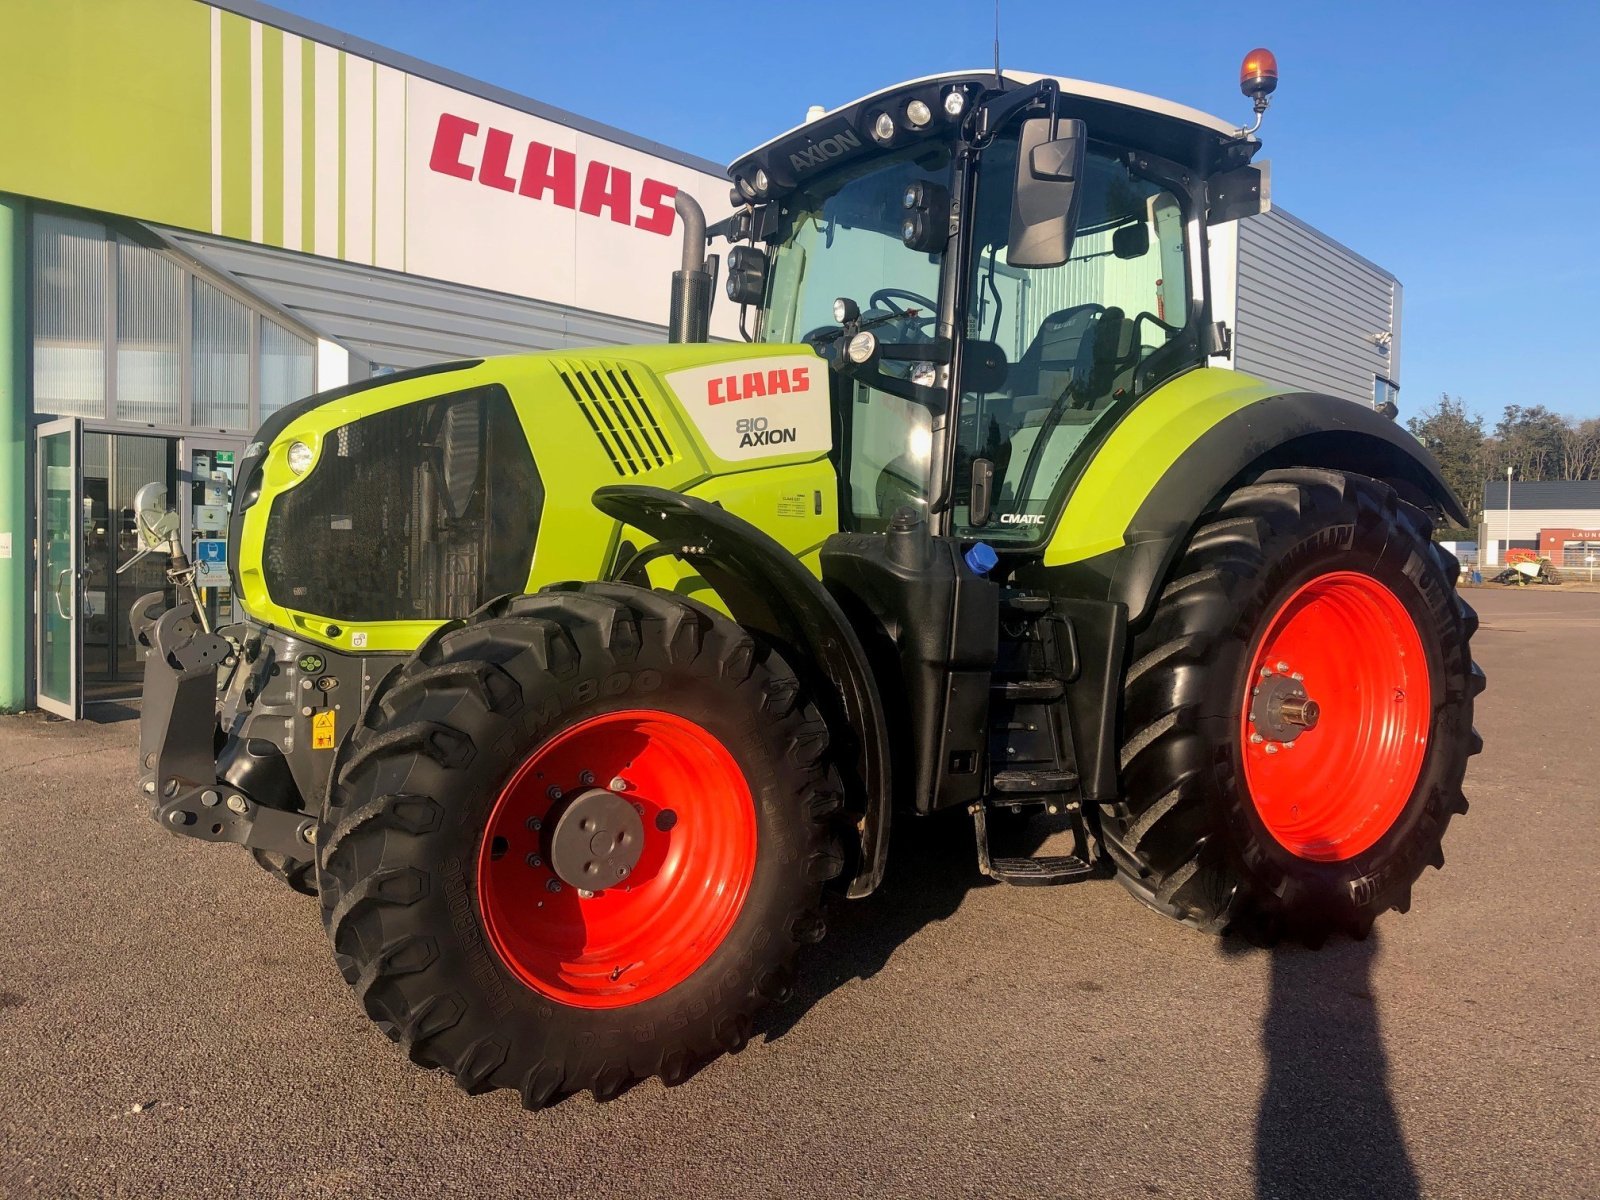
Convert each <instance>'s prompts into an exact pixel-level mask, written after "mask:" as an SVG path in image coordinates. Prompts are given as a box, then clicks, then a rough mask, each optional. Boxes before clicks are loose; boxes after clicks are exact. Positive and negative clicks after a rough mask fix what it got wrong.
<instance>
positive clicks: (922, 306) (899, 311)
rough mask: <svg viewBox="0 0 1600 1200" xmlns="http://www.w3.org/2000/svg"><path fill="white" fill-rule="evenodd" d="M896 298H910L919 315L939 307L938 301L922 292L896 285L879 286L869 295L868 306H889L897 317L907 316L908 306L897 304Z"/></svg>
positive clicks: (929, 312)
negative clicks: (935, 301)
mask: <svg viewBox="0 0 1600 1200" xmlns="http://www.w3.org/2000/svg"><path fill="white" fill-rule="evenodd" d="M896 298H898V299H901V300H910V301H911V302H912V304H911V307H915V308H916V309H917V310H918V313H917V315H918V316H922V315H924V314H931V313H933V312H934V311H935V310H936V309H937V308H938V307H939V306H938V305H937V304H936V303H934V302H933V301H932V300H929V299H928V298H927V297H926V296H924V295H922V294H921V293H920V292H912V291H908V290H907V289H905V288H896V287H886V288H879V289H878V290H877V291H875V292H873V293H872V295H870V296H868V297H867V307H868V308H869V309H872V308H878V307H879V306H880V305H881V306H882V307H884V308H887V309H888V310H889V311H890V312H892V313H894V314H895V316H897V317H903V316H906V315H907V310H906V308H905V307H902V306H901V305H898V304H896V303H895V299H896Z"/></svg>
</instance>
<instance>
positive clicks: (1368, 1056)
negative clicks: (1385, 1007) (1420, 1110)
mask: <svg viewBox="0 0 1600 1200" xmlns="http://www.w3.org/2000/svg"><path fill="white" fill-rule="evenodd" d="M1222 953H1224V954H1226V955H1244V954H1259V953H1266V954H1269V955H1270V956H1271V983H1270V989H1269V994H1268V1002H1267V1012H1266V1016H1265V1018H1264V1019H1263V1022H1262V1030H1261V1046H1262V1050H1263V1052H1264V1055H1265V1058H1266V1080H1265V1082H1264V1084H1263V1086H1262V1089H1261V1099H1260V1102H1259V1105H1258V1107H1257V1112H1256V1131H1255V1134H1256V1136H1255V1168H1256V1195H1257V1197H1258V1198H1259V1200H1292V1198H1294V1197H1300V1196H1323V1195H1326V1196H1360V1197H1363V1198H1364V1200H1415V1198H1416V1197H1420V1196H1421V1195H1422V1188H1421V1184H1420V1183H1419V1181H1418V1179H1417V1173H1416V1168H1415V1167H1414V1165H1413V1164H1412V1162H1411V1155H1410V1153H1409V1152H1408V1151H1407V1149H1406V1142H1405V1134H1404V1132H1403V1130H1402V1129H1401V1125H1400V1116H1399V1113H1398V1112H1397V1111H1396V1109H1395V1104H1394V1097H1393V1096H1392V1095H1391V1094H1390V1091H1389V1060H1388V1055H1387V1054H1386V1053H1385V1051H1384V1044H1383V1030H1382V1027H1381V1024H1380V1022H1379V1019H1378V1010H1377V1002H1376V998H1375V997H1374V994H1373V983H1372V967H1373V963H1374V961H1375V960H1376V958H1377V953H1378V935H1377V934H1373V935H1371V936H1370V937H1368V938H1367V940H1366V941H1364V942H1351V941H1343V940H1341V941H1338V942H1333V943H1330V944H1329V945H1328V946H1327V947H1326V948H1324V949H1322V950H1317V951H1311V950H1303V949H1299V948H1295V949H1284V948H1279V949H1275V950H1271V951H1259V950H1256V949H1254V948H1252V947H1250V946H1247V945H1245V944H1244V943H1242V942H1238V941H1235V940H1233V939H1229V940H1228V941H1226V942H1224V943H1223V945H1222Z"/></svg>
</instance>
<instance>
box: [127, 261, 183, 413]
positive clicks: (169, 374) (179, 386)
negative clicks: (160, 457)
mask: <svg viewBox="0 0 1600 1200" xmlns="http://www.w3.org/2000/svg"><path fill="white" fill-rule="evenodd" d="M116 248H117V249H116V269H117V370H116V388H117V417H118V419H119V420H123V421H144V422H148V423H149V424H152V425H176V424H178V423H179V422H180V421H181V420H182V414H181V412H180V410H181V408H182V397H183V363H182V357H183V351H182V339H183V285H184V277H183V269H182V268H181V267H179V266H178V264H177V263H175V262H173V261H172V260H171V259H169V258H167V257H166V256H165V255H163V254H161V253H159V252H158V251H155V250H152V249H150V248H149V247H148V246H141V245H138V244H137V243H135V242H130V241H129V240H128V239H127V238H124V237H118V238H117V239H116Z"/></svg>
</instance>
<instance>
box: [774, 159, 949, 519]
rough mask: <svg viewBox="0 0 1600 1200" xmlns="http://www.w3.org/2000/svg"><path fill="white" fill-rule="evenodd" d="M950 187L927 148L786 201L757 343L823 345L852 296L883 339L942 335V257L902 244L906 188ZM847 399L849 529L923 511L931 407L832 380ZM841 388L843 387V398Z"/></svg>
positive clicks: (897, 367) (909, 367) (900, 371)
mask: <svg viewBox="0 0 1600 1200" xmlns="http://www.w3.org/2000/svg"><path fill="white" fill-rule="evenodd" d="M919 180H920V181H922V182H925V183H936V184H938V185H940V186H941V187H949V185H950V151H949V148H948V147H946V146H943V145H929V144H923V145H920V146H915V147H912V148H910V149H907V150H903V151H901V152H899V153H897V154H893V155H885V156H884V157H882V158H875V159H871V160H869V161H867V162H864V163H860V164H857V165H854V166H851V167H848V168H845V169H842V170H840V171H837V172H835V173H833V174H832V175H827V176H824V177H822V178H821V179H818V180H816V181H814V182H812V183H810V184H809V185H807V187H806V188H805V189H803V190H801V191H797V192H795V193H794V194H793V195H791V196H790V197H788V198H787V199H786V200H785V201H784V202H783V208H782V212H781V222H780V224H779V227H778V236H777V238H776V239H775V241H774V245H773V262H772V271H771V276H770V278H771V282H770V284H769V285H768V289H767V304H766V308H765V309H764V311H763V313H762V320H761V334H760V340H762V341H766V342H797V341H805V340H809V341H811V342H812V344H814V345H815V344H817V343H818V341H819V340H820V339H822V338H824V337H827V336H831V335H834V334H837V333H838V332H839V323H838V321H836V320H835V319H834V315H833V302H834V301H835V300H836V299H838V298H840V297H841V296H843V297H848V298H849V299H851V300H854V301H855V302H856V304H857V305H858V306H859V307H860V310H861V323H862V325H863V326H869V327H870V328H871V329H872V330H873V332H874V333H876V334H877V336H878V339H879V341H881V342H884V343H894V344H908V345H917V344H923V343H932V342H933V341H934V339H935V337H936V335H937V332H938V311H937V310H938V302H937V297H938V295H939V272H940V268H941V266H942V264H943V261H944V254H943V253H942V252H936V253H932V254H930V253H926V252H924V251H920V250H913V249H911V248H910V247H909V246H907V245H906V244H905V243H904V242H903V241H902V240H901V233H900V226H901V221H902V220H903V219H904V216H905V194H906V188H907V186H908V185H910V184H912V183H915V182H917V181H919ZM880 369H881V370H882V371H883V372H884V373H885V374H894V375H897V376H900V377H903V378H904V377H912V378H915V377H917V375H918V372H919V370H920V371H924V372H926V371H932V370H933V366H932V364H928V363H919V362H914V361H911V360H902V361H893V362H884V363H883V364H882V365H881V368H880ZM833 378H834V386H835V387H836V388H837V387H844V388H846V389H848V393H847V397H848V398H846V396H845V395H841V396H840V408H839V413H838V428H839V443H838V445H837V447H836V450H835V460H836V462H837V463H838V464H839V483H840V490H841V492H842V493H843V496H842V501H843V503H842V508H843V512H842V517H843V525H844V527H845V528H846V529H854V530H863V531H873V530H881V529H883V528H885V527H886V526H887V525H888V522H889V519H890V518H891V517H892V516H893V515H894V513H895V511H896V510H897V509H899V508H901V507H902V506H910V507H911V508H912V509H913V510H915V511H919V512H925V511H926V509H927V500H928V485H929V478H930V474H931V466H932V457H931V452H932V447H933V414H932V413H931V412H929V411H928V409H927V408H926V407H925V406H924V405H921V404H916V403H913V402H912V401H909V400H905V399H902V398H900V397H898V396H893V395H890V394H888V393H887V392H884V391H881V390H879V389H877V388H873V387H870V386H869V385H868V384H867V383H866V382H864V381H863V380H860V379H845V378H844V377H842V376H838V375H835V376H834V377H833ZM836 394H837V393H836Z"/></svg>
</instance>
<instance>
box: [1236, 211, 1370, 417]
mask: <svg viewBox="0 0 1600 1200" xmlns="http://www.w3.org/2000/svg"><path fill="white" fill-rule="evenodd" d="M1397 294H1398V284H1397V283H1396V282H1395V279H1394V276H1392V275H1390V274H1389V273H1388V272H1386V271H1384V270H1382V269H1381V268H1379V267H1377V266H1375V265H1373V264H1372V263H1370V262H1368V261H1367V260H1366V259H1364V258H1362V257H1361V256H1360V255H1358V254H1356V253H1355V252H1354V251H1352V250H1349V249H1347V248H1346V247H1344V246H1341V245H1340V244H1339V243H1338V242H1335V241H1333V240H1332V239H1331V238H1328V237H1325V236H1324V235H1322V234H1320V233H1318V232H1317V231H1316V230H1315V229H1312V228H1311V226H1309V225H1307V224H1305V223H1304V222H1303V221H1300V220H1299V219H1297V218H1295V217H1293V216H1290V215H1289V214H1288V213H1286V212H1284V211H1283V210H1281V209H1274V210H1273V211H1271V212H1269V213H1266V214H1264V215H1262V216H1259V217H1249V218H1247V219H1245V220H1243V221H1240V222H1239V291H1238V310H1237V314H1236V317H1235V327H1234V331H1233V336H1234V365H1235V366H1236V367H1238V369H1239V370H1241V371H1247V372H1249V373H1250V374H1252V375H1259V376H1261V377H1263V378H1265V379H1269V380H1271V381H1272V382H1274V383H1282V384H1288V385H1291V386H1294V387H1300V388H1306V389H1308V390H1313V391H1319V392H1326V393H1328V394H1329V395H1333V396H1342V397H1344V398H1345V399H1347V400H1354V401H1356V402H1358V403H1361V404H1366V405H1369V406H1370V405H1371V404H1372V400H1373V379H1374V377H1375V376H1383V377H1384V378H1386V379H1390V380H1393V381H1394V382H1396V383H1398V382H1399V379H1398V378H1397V374H1398V370H1399V367H1398V359H1399V347H1398V345H1397V344H1395V345H1393V346H1391V345H1389V342H1388V341H1386V340H1385V339H1384V338H1383V337H1382V335H1388V338H1389V339H1392V340H1393V341H1395V342H1396V343H1397V342H1398V335H1399V329H1398V322H1397V319H1396V317H1397V314H1396V302H1397Z"/></svg>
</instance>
